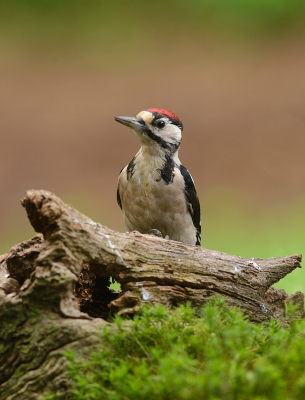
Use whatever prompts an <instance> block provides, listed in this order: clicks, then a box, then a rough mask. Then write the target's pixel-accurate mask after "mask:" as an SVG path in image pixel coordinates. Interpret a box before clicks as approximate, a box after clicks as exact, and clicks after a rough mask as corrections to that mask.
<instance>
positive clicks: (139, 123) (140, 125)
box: [114, 117, 145, 132]
mask: <svg viewBox="0 0 305 400" xmlns="http://www.w3.org/2000/svg"><path fill="white" fill-rule="evenodd" d="M114 119H115V120H116V121H117V122H119V123H120V124H123V125H126V126H128V128H131V129H134V130H135V131H138V132H139V131H141V132H142V131H143V129H145V124H144V121H143V119H141V118H137V117H114Z"/></svg>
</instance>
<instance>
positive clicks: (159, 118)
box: [115, 108, 183, 153]
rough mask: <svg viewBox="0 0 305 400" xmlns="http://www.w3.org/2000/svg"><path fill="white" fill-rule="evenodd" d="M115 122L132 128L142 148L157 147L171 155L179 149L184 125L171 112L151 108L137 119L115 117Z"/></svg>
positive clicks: (141, 113)
mask: <svg viewBox="0 0 305 400" xmlns="http://www.w3.org/2000/svg"><path fill="white" fill-rule="evenodd" d="M115 120H116V121H117V122H120V123H121V124H123V125H126V126H128V127H129V128H131V129H132V130H133V131H134V132H135V134H136V135H137V136H138V138H139V139H140V142H141V144H142V146H143V145H144V146H157V147H159V148H162V149H163V150H164V151H168V152H170V153H175V152H176V151H177V150H178V149H179V146H180V143H181V139H182V130H183V125H182V122H181V121H180V119H179V118H178V117H177V115H175V114H174V113H172V112H171V111H168V110H164V109H162V108H149V109H148V110H145V111H141V112H140V113H139V114H138V115H137V116H136V117H115Z"/></svg>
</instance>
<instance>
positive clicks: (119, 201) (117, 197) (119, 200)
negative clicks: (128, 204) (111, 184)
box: [116, 167, 125, 210]
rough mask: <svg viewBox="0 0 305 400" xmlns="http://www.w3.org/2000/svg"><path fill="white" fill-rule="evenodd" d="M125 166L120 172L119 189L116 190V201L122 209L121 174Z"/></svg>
mask: <svg viewBox="0 0 305 400" xmlns="http://www.w3.org/2000/svg"><path fill="white" fill-rule="evenodd" d="M124 168H125V167H124ZM124 168H122V169H121V171H120V173H119V178H118V188H117V191H116V201H117V203H118V205H119V207H120V209H121V210H122V202H121V196H120V175H121V173H122V171H123V169H124Z"/></svg>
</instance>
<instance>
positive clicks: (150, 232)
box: [147, 229, 163, 237]
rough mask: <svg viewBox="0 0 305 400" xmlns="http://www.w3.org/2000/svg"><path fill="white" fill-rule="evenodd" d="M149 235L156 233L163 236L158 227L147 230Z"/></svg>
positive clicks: (155, 234)
mask: <svg viewBox="0 0 305 400" xmlns="http://www.w3.org/2000/svg"><path fill="white" fill-rule="evenodd" d="M147 234H148V235H154V236H158V237H163V236H162V233H161V232H160V231H158V229H150V230H149V231H148V232H147Z"/></svg>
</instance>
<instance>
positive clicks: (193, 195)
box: [179, 164, 201, 246]
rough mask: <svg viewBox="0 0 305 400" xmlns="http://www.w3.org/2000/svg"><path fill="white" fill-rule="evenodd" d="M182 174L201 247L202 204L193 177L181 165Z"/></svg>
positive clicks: (197, 243)
mask: <svg viewBox="0 0 305 400" xmlns="http://www.w3.org/2000/svg"><path fill="white" fill-rule="evenodd" d="M179 168H180V172H181V175H182V176H183V179H184V192H185V196H186V200H187V203H188V210H189V213H190V214H191V217H192V220H193V224H194V226H195V228H196V231H197V233H196V238H197V240H196V245H198V246H200V245H201V214H200V203H199V199H198V196H197V192H196V188H195V185H194V181H193V179H192V177H191V174H190V173H189V172H188V170H187V169H186V168H185V167H184V166H183V165H182V164H181V165H180V167H179Z"/></svg>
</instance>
